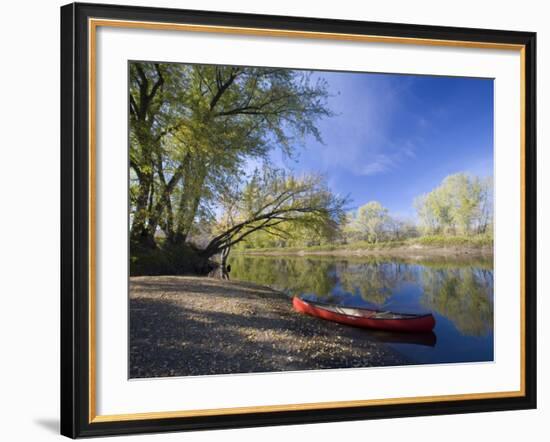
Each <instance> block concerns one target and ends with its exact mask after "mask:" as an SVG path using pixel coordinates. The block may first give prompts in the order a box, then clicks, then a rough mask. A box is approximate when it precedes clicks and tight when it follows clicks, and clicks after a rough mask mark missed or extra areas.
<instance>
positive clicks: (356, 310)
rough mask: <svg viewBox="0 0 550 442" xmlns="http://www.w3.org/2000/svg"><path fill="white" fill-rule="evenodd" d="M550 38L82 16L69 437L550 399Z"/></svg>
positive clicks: (137, 12) (67, 335)
mask: <svg viewBox="0 0 550 442" xmlns="http://www.w3.org/2000/svg"><path fill="white" fill-rule="evenodd" d="M535 42H536V36H535V34H534V33H528V32H511V31H496V30H481V29H465V28H445V27H433V26H421V25H403V24H390V23H374V22H356V21H341V20H327V19H313V18H298V17H275V16H262V15H248V14H233V13H221V12H220V13H218V12H204V11H184V10H175V9H157V8H142V7H126V6H114V5H93V4H70V5H67V6H64V7H62V8H61V150H62V152H61V153H62V155H61V157H62V159H61V161H62V163H61V199H62V213H61V215H62V231H61V271H62V273H61V350H62V352H61V403H62V406H61V432H62V434H64V435H66V436H69V437H73V438H74V437H81V436H103V435H114V434H130V433H142V432H161V431H180V430H198V429H214V428H238V427H247V426H260V425H283V424H296V423H313V422H329V421H344V420H354V419H373V418H388V417H401V416H423V415H431V414H449V413H469V412H481V411H496V410H513V409H527V408H534V407H535V406H536V354H535V348H536V346H535V340H536V322H535V321H536V315H535V308H536V302H535V295H536V286H535V280H536V278H535V272H536V251H535V249H536V219H535V214H536V207H535V204H536V195H535V192H536V175H535V169H536V168H535V164H536V163H535V161H536V157H535V147H536V143H535V121H536V118H535V110H536V108H535V52H536V50H535Z"/></svg>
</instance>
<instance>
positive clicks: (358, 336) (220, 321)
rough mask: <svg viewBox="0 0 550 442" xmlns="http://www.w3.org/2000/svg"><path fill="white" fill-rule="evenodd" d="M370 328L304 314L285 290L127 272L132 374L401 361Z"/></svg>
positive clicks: (295, 368)
mask: <svg viewBox="0 0 550 442" xmlns="http://www.w3.org/2000/svg"><path fill="white" fill-rule="evenodd" d="M406 363H407V361H405V360H404V359H403V357H402V356H401V355H399V354H398V353H396V352H395V351H394V350H392V349H390V348H389V347H388V346H387V345H386V344H384V343H382V342H379V341H377V340H376V339H373V338H372V336H371V335H369V332H368V331H365V330H361V329H356V328H352V327H347V326H343V325H339V324H336V323H332V322H327V321H322V320H319V319H316V318H313V317H309V316H304V315H301V314H299V313H297V312H295V311H294V310H293V309H292V306H291V302H290V299H289V298H288V297H287V296H285V295H284V294H282V293H279V292H276V291H274V290H271V289H269V288H267V287H262V286H258V285H255V284H251V283H245V282H236V281H227V280H219V279H213V278H203V277H191V276H158V277H132V278H130V377H132V378H141V377H158V376H189V375H207V374H227V373H252V372H270V371H286V370H311V369H321V368H341V367H369V366H383V365H402V364H406Z"/></svg>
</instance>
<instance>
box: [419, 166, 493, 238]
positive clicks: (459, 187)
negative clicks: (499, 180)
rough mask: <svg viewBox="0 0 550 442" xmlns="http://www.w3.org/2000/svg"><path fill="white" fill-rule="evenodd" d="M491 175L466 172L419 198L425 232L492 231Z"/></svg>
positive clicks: (449, 178) (462, 232) (467, 232)
mask: <svg viewBox="0 0 550 442" xmlns="http://www.w3.org/2000/svg"><path fill="white" fill-rule="evenodd" d="M492 188H493V183H492V179H491V178H487V179H481V178H479V177H473V176H470V175H467V174H464V173H457V174H455V175H450V176H448V177H446V178H445V179H444V180H443V182H442V183H441V185H440V186H439V187H437V188H436V189H434V190H433V191H431V192H430V193H428V194H425V195H422V196H420V197H418V198H417V199H416V200H415V207H416V209H417V213H418V217H419V219H420V222H421V226H422V230H423V232H424V233H425V234H434V233H435V234H446V235H470V234H481V233H490V231H491V230H492V217H493V215H492V212H493V207H492Z"/></svg>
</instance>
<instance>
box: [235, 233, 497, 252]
mask: <svg viewBox="0 0 550 442" xmlns="http://www.w3.org/2000/svg"><path fill="white" fill-rule="evenodd" d="M415 248H416V249H426V250H431V251H434V249H443V250H445V249H450V251H452V252H454V253H457V254H460V253H461V252H476V251H483V252H484V253H492V248H493V238H492V237H490V236H488V235H474V236H444V235H428V236H421V237H418V238H409V239H405V240H400V241H398V240H395V241H384V242H378V243H370V242H367V241H357V242H353V243H350V244H324V245H317V246H303V247H269V248H241V249H239V250H238V253H274V252H276V253H289V254H293V253H303V254H307V253H321V252H346V251H348V252H349V251H352V252H360V251H367V252H377V251H380V252H384V251H386V252H387V251H391V250H397V249H410V250H415Z"/></svg>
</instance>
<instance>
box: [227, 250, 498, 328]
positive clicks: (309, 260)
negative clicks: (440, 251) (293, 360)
mask: <svg viewBox="0 0 550 442" xmlns="http://www.w3.org/2000/svg"><path fill="white" fill-rule="evenodd" d="M230 262H231V266H232V273H231V275H232V278H234V279H240V280H245V281H250V282H254V283H258V284H262V285H267V286H270V287H272V288H275V289H277V290H281V291H285V292H286V293H288V294H289V295H295V294H298V295H309V296H314V297H317V298H320V299H322V300H324V301H325V302H335V303H344V304H352V305H365V306H371V307H373V306H378V307H382V308H388V307H387V306H390V305H391V308H392V309H394V310H396V311H399V308H400V307H403V306H404V305H406V306H407V308H409V309H410V308H411V307H412V308H416V309H418V310H421V311H425V310H429V311H433V312H434V314H436V316H437V315H439V316H442V317H444V318H446V319H448V320H449V321H451V322H452V324H454V327H456V329H457V331H458V332H459V333H460V334H462V335H464V336H473V337H480V336H487V335H488V334H489V333H492V331H493V269H492V260H490V259H479V260H475V261H472V260H470V261H468V262H466V263H464V262H460V261H446V260H432V261H410V262H407V261H404V260H388V259H387V258H385V259H383V260H380V259H376V258H371V257H360V258H359V257H357V258H346V259H342V258H340V257H329V256H315V257H311V256H307V257H296V256H293V257H286V256H285V257H283V256H251V255H235V256H233V257H231V259H230Z"/></svg>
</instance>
